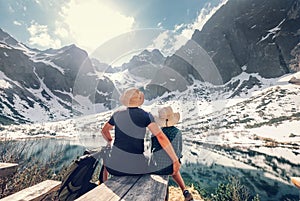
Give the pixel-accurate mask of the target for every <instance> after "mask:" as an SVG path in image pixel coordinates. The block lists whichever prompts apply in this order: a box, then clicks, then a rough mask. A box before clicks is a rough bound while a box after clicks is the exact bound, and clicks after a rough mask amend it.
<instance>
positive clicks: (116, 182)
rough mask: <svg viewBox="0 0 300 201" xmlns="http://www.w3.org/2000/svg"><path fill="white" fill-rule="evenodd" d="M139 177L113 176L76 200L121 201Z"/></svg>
mask: <svg viewBox="0 0 300 201" xmlns="http://www.w3.org/2000/svg"><path fill="white" fill-rule="evenodd" d="M139 178H140V176H122V177H117V176H113V177H112V178H110V179H109V180H107V181H106V182H104V183H103V184H101V185H100V186H97V187H96V188H94V189H93V190H91V191H89V192H87V193H86V194H84V195H82V196H81V197H79V198H77V199H76V201H86V200H89V201H119V200H120V199H121V198H122V197H123V196H124V195H125V194H126V193H127V192H128V190H130V189H131V188H132V186H133V185H135V183H136V182H137V181H138V179H139Z"/></svg>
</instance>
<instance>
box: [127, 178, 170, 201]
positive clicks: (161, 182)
mask: <svg viewBox="0 0 300 201" xmlns="http://www.w3.org/2000/svg"><path fill="white" fill-rule="evenodd" d="M168 181H169V176H168V175H144V176H143V177H141V178H140V179H139V180H138V181H137V182H136V184H135V185H134V186H133V187H132V188H131V189H130V191H128V193H127V194H126V195H125V196H124V197H122V201H123V200H124V201H131V200H143V201H157V200H165V197H166V193H167V188H168Z"/></svg>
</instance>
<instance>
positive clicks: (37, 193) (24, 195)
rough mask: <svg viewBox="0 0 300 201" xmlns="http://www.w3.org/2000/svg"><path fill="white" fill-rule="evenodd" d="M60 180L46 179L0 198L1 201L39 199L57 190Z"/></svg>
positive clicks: (34, 200)
mask: <svg viewBox="0 0 300 201" xmlns="http://www.w3.org/2000/svg"><path fill="white" fill-rule="evenodd" d="M60 184H61V182H60V181H55V180H46V181H43V182H41V183H38V184H36V185H34V186H31V187H28V188H26V189H23V190H21V191H19V192H16V193H14V194H12V195H9V196H7V197H5V198H2V199H0V200H1V201H12V200H13V201H40V200H42V199H43V198H45V197H46V196H47V195H49V194H50V193H52V192H54V191H57V190H58V189H59V187H60Z"/></svg>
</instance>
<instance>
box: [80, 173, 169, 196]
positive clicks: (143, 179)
mask: <svg viewBox="0 0 300 201" xmlns="http://www.w3.org/2000/svg"><path fill="white" fill-rule="evenodd" d="M167 186H168V176H167V175H164V176H160V175H143V176H122V177H116V176H114V177H112V178H111V179H109V180H108V181H106V182H105V183H104V184H101V185H100V186H97V187H96V188H94V189H93V190H91V191H89V192H88V193H86V194H84V195H82V196H81V197H79V198H78V199H76V201H85V200H89V201H121V200H122V201H132V200H140V199H141V200H143V201H150V200H151V201H154V200H155V201H159V200H164V199H165V196H166V192H167Z"/></svg>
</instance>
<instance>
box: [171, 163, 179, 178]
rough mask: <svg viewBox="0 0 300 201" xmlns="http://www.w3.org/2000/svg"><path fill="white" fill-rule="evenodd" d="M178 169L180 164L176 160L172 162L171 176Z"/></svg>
mask: <svg viewBox="0 0 300 201" xmlns="http://www.w3.org/2000/svg"><path fill="white" fill-rule="evenodd" d="M179 169H180V163H179V161H178V160H176V161H175V162H173V174H172V175H174V174H176V173H177V172H178V171H179Z"/></svg>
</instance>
